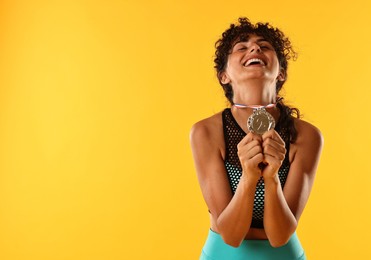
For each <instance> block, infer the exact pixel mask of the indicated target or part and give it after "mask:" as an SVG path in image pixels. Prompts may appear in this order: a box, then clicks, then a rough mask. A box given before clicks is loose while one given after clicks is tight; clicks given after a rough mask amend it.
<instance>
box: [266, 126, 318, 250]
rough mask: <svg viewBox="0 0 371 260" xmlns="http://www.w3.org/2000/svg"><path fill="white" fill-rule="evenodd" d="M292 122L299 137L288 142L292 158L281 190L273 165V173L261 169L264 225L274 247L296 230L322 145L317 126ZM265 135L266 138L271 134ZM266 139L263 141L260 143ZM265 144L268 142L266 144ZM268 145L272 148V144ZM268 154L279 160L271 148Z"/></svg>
mask: <svg viewBox="0 0 371 260" xmlns="http://www.w3.org/2000/svg"><path fill="white" fill-rule="evenodd" d="M295 126H296V128H297V131H298V138H297V140H296V142H295V143H294V144H292V145H291V146H290V154H291V152H292V155H291V156H290V157H292V159H291V165H290V171H289V174H288V177H287V180H286V183H285V187H284V190H282V187H281V184H280V181H279V178H278V174H277V172H278V170H276V168H275V170H276V171H275V172H274V174H272V172H271V173H269V172H263V176H264V183H265V206H264V228H265V232H266V234H267V237H268V239H269V241H270V243H271V245H272V246H274V247H279V246H282V245H284V244H286V243H287V242H288V240H289V239H290V237H291V235H292V234H293V232H294V231H295V230H296V227H297V225H298V221H299V218H300V215H301V214H302V212H303V210H304V207H305V205H306V203H307V201H308V198H309V194H310V191H311V189H312V185H313V181H314V177H315V173H316V170H317V166H318V162H319V157H320V154H321V150H322V145H323V138H322V135H321V133H320V131H319V130H318V129H317V128H315V127H314V126H312V125H310V124H309V123H307V122H304V121H301V120H296V125H295ZM264 137H266V136H264ZM266 138H267V139H266V140H268V139H269V138H270V137H266ZM263 139H264V138H263ZM266 140H264V141H263V147H264V144H265V143H264V142H266ZM270 141H271V140H270ZM266 147H268V146H267V145H266ZM270 149H271V151H273V150H274V149H272V146H270ZM263 150H265V148H263ZM270 154H271V155H268V156H267V157H270V158H269V160H270V162H271V163H272V164H275V163H276V162H277V161H278V159H277V156H275V155H273V154H274V152H271V153H270ZM276 154H277V153H276ZM265 157H266V156H265ZM267 168H268V167H267Z"/></svg>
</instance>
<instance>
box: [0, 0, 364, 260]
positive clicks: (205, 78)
mask: <svg viewBox="0 0 371 260" xmlns="http://www.w3.org/2000/svg"><path fill="white" fill-rule="evenodd" d="M370 13H371V8H370V2H369V1H368V0H363V1H362V0H353V1H343V0H341V1H339V0H331V1H323V0H313V1H302V2H298V1H294V0H290V1H289V0H287V1H273V0H267V1H211V0H210V1H200V0H197V1H196V0H192V1H190V0H187V1H170V0H167V1H166V0H159V1H149V0H148V1H134V0H123V1H118V0H117V1H113V0H111V1H82V0H78V1H76V0H63V1H62V0H61V1H38V0H35V1H17V0H7V1H1V2H0V259H4V260H16V259H17V260H18V259H22V260H28V259H30V260H31V259H32V260H33V259H35V260H36V259H37V260H43V259H56V260H57V259H79V260H85V259H89V260H90V259H103V260H105V259H112V260H113V259H115V260H116V259H161V260H164V259H171V260H173V259H177V260H181V259H197V257H198V255H199V253H200V250H201V247H202V245H203V243H204V241H205V238H206V234H207V231H208V227H209V220H208V213H207V208H206V206H205V204H204V202H203V199H202V196H201V192H200V189H199V186H198V183H197V179H196V174H195V171H194V167H193V161H192V156H191V152H190V147H189V137H188V134H189V130H190V128H191V126H192V124H193V123H194V122H196V121H198V120H200V119H202V118H204V117H207V116H210V115H212V114H213V113H216V112H218V111H220V110H221V109H223V108H224V107H225V105H226V102H225V100H224V97H223V94H222V91H221V89H220V87H219V85H218V83H217V81H216V79H215V75H214V71H213V53H214V48H213V46H214V42H215V41H216V40H217V39H218V37H219V35H220V34H221V33H222V32H223V31H224V29H226V28H227V27H228V26H229V24H230V23H231V22H235V21H236V19H237V18H238V17H239V16H248V17H250V18H251V20H252V21H254V22H257V21H268V22H271V23H272V24H273V25H275V26H277V27H279V28H281V29H282V30H283V31H284V32H285V33H286V34H287V35H288V36H289V37H290V38H291V40H292V42H293V44H294V47H295V48H296V50H297V51H298V53H299V59H298V60H297V61H296V62H294V63H291V65H290V68H289V80H288V82H287V84H286V86H285V93H286V94H285V97H286V101H287V102H289V103H290V104H292V105H295V106H297V107H299V108H300V109H301V111H302V113H303V114H304V116H305V117H304V118H305V119H306V120H307V121H309V122H311V123H313V124H315V125H316V126H318V127H319V128H320V129H321V130H322V133H323V135H324V137H325V147H324V151H323V156H322V159H321V163H320V166H319V169H318V175H317V178H316V181H315V185H314V188H313V191H312V195H311V198H310V200H309V203H308V205H307V207H306V210H305V211H304V214H303V216H302V218H301V221H300V225H299V228H298V234H299V236H300V238H301V241H302V244H303V246H304V247H305V250H306V252H307V255H308V257H309V259H315V260H316V259H319V260H321V259H324V260H326V259H367V258H369V257H370V253H369V251H370V249H369V246H368V245H369V234H370V233H371V225H370V218H371V209H370V200H371V188H370V187H371V167H370V159H369V152H368V150H369V148H370V144H371V137H370V136H371V123H370V108H369V106H370V93H371V90H370V89H371V80H370V76H371V48H370V46H371V36H370V32H371V31H370V25H371V15H370Z"/></svg>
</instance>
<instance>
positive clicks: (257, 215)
mask: <svg viewBox="0 0 371 260" xmlns="http://www.w3.org/2000/svg"><path fill="white" fill-rule="evenodd" d="M215 54H216V57H215V60H214V61H215V68H216V71H217V76H218V79H219V82H220V84H221V86H222V87H223V90H224V92H225V96H226V97H227V99H228V101H229V102H230V103H231V108H227V109H225V110H224V111H222V112H220V113H218V114H216V115H213V116H211V117H209V118H206V119H204V120H202V121H200V122H198V123H196V124H195V125H194V126H193V128H192V130H191V146H192V152H193V156H194V160H195V166H196V171H197V175H198V179H199V183H200V186H201V190H202V194H203V196H204V199H205V201H206V204H207V206H208V209H209V212H210V219H211V228H210V230H209V236H208V238H207V240H206V243H205V245H204V248H203V250H202V254H201V259H214V260H215V259H225V260H233V259H254V260H255V259H285V260H291V259H306V257H305V253H304V250H303V248H302V247H301V244H300V241H299V240H298V237H297V236H296V232H295V230H296V228H297V226H298V221H299V218H300V216H301V214H302V212H303V210H304V207H305V205H306V203H307V200H308V197H309V194H310V191H311V188H312V185H313V181H314V177H315V172H316V169H317V165H318V161H319V157H320V153H321V149H322V143H323V139H322V136H321V133H320V131H319V130H318V129H317V128H316V127H314V126H313V125H311V124H309V123H307V122H305V121H302V120H300V119H299V117H300V114H299V110H298V109H296V108H290V107H288V106H287V105H285V104H284V102H283V100H282V98H281V97H279V91H280V90H281V88H282V85H283V84H284V82H285V80H286V79H287V63H288V60H289V59H290V58H293V57H295V52H293V50H292V48H291V44H290V41H289V39H288V38H286V37H285V36H284V34H283V33H282V32H281V31H280V30H279V29H277V28H273V27H272V26H271V25H269V24H268V23H265V24H263V23H257V24H252V23H251V22H250V21H249V20H248V19H247V18H240V19H239V23H238V24H232V25H231V26H230V28H229V29H227V30H226V31H225V32H224V33H223V34H222V37H221V38H220V39H219V40H218V41H217V42H216V52H215Z"/></svg>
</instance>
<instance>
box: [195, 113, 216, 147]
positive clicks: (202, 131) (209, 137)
mask: <svg viewBox="0 0 371 260" xmlns="http://www.w3.org/2000/svg"><path fill="white" fill-rule="evenodd" d="M222 121H223V120H222V111H221V112H219V113H217V114H214V115H212V116H210V117H207V118H205V119H202V120H200V121H198V122H197V123H195V124H194V125H193V126H192V128H191V131H190V139H191V142H201V141H202V142H205V141H206V142H209V141H210V142H215V143H217V141H218V139H220V137H223V122H222Z"/></svg>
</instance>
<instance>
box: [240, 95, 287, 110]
mask: <svg viewBox="0 0 371 260" xmlns="http://www.w3.org/2000/svg"><path fill="white" fill-rule="evenodd" d="M282 99H283V98H282V97H280V98H278V99H277V101H276V103H272V104H268V105H266V106H262V105H244V104H238V103H234V104H233V105H234V106H235V107H238V108H252V109H254V110H256V109H259V108H271V107H275V106H276V105H277V103H278V102H279V101H280V100H282Z"/></svg>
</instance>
